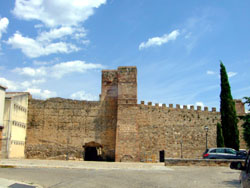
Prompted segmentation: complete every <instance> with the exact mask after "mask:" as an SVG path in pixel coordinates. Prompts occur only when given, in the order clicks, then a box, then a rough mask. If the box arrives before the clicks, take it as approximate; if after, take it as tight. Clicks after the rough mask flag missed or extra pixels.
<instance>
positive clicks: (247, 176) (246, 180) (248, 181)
mask: <svg viewBox="0 0 250 188" xmlns="http://www.w3.org/2000/svg"><path fill="white" fill-rule="evenodd" d="M230 168H231V169H235V170H241V174H240V183H241V187H243V188H249V187H250V150H249V151H248V155H247V158H246V160H245V164H244V165H243V164H242V162H232V163H231V164H230Z"/></svg>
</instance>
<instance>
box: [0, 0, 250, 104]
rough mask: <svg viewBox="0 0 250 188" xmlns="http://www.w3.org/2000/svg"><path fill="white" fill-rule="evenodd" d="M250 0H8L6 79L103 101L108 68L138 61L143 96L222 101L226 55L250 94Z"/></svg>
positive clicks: (0, 20)
mask: <svg viewBox="0 0 250 188" xmlns="http://www.w3.org/2000/svg"><path fill="white" fill-rule="evenodd" d="M249 10H250V1H249V0H241V1H233V0H220V1H217V0H211V1H202V0H193V1H186V0H180V1H170V0H156V1H141V0H119V1H118V0H71V1H68V0H60V1H51V0H16V1H1V2H0V84H1V85H4V86H7V87H8V91H29V92H30V93H31V94H32V95H33V97H34V98H42V99H45V98H50V97H63V98H73V99H81V100H98V96H99V94H100V92H101V70H102V69H116V68H117V67H118V66H130V65H133V66H137V69H138V102H140V100H144V101H146V102H148V101H152V102H153V103H166V104H170V103H172V104H181V105H202V106H208V107H209V108H211V107H217V108H218V107H219V94H220V77H219V71H220V70H219V69H220V66H219V61H220V60H222V61H223V63H224V65H225V66H226V68H227V72H228V75H229V77H230V78H229V80H230V84H231V89H232V95H233V97H234V98H237V99H241V98H242V97H244V96H250V82H249V80H250V74H249V73H250V72H249V71H250V11H249Z"/></svg>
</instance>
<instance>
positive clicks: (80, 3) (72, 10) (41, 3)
mask: <svg viewBox="0 0 250 188" xmlns="http://www.w3.org/2000/svg"><path fill="white" fill-rule="evenodd" d="M105 3H106V0H70V1H69V0H60V1H51V0H16V2H15V7H14V10H13V13H14V14H15V15H16V16H17V17H18V18H20V19H25V20H39V21H41V22H42V23H44V24H45V25H46V26H48V27H56V26H59V25H63V26H72V25H74V26H75V25H77V24H78V23H80V22H84V21H85V20H87V19H88V17H89V16H91V15H92V14H93V13H94V9H95V8H98V7H99V6H101V5H102V4H105Z"/></svg>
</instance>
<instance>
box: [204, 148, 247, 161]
mask: <svg viewBox="0 0 250 188" xmlns="http://www.w3.org/2000/svg"><path fill="white" fill-rule="evenodd" d="M203 158H204V159H245V158H246V153H244V152H241V151H236V150H234V149H232V148H210V149H206V151H205V152H204V153H203Z"/></svg>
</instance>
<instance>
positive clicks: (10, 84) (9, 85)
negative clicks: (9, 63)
mask: <svg viewBox="0 0 250 188" xmlns="http://www.w3.org/2000/svg"><path fill="white" fill-rule="evenodd" d="M0 84H1V85H2V86H5V87H7V88H8V90H12V91H14V90H18V89H19V87H20V86H19V84H17V83H15V82H13V81H11V80H7V79H6V78H0Z"/></svg>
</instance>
